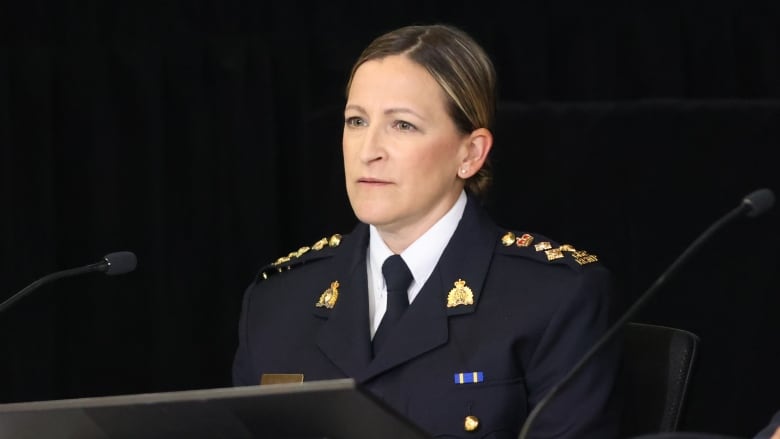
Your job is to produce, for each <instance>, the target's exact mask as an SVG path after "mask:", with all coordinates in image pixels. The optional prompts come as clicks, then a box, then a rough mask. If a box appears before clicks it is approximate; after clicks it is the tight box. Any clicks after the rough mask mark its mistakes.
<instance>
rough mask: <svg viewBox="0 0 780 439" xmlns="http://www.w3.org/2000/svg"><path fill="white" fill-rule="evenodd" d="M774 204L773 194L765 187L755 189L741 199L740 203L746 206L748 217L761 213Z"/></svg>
mask: <svg viewBox="0 0 780 439" xmlns="http://www.w3.org/2000/svg"><path fill="white" fill-rule="evenodd" d="M774 204H775V194H774V193H773V192H772V190H771V189H767V188H763V189H758V190H755V191H753V192H751V193H750V194H748V195H747V196H745V198H743V199H742V205H743V206H747V209H748V210H747V216H749V217H750V218H755V217H757V216H759V215H761V214H762V213H764V212H766V211H767V210H769V209H771V208H772V206H774Z"/></svg>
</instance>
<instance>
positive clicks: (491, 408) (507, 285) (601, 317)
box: [233, 197, 619, 439]
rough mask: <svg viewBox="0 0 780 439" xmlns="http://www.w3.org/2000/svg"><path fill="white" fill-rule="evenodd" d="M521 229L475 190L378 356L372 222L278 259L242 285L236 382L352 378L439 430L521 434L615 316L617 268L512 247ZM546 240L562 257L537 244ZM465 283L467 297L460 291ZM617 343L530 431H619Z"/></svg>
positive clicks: (569, 434) (604, 438) (595, 434)
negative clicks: (485, 205)
mask: <svg viewBox="0 0 780 439" xmlns="http://www.w3.org/2000/svg"><path fill="white" fill-rule="evenodd" d="M523 235H524V233H520V232H512V233H508V231H507V230H505V229H501V228H499V227H498V226H496V225H495V224H494V223H493V221H492V220H491V219H489V218H488V216H487V215H486V214H485V212H484V210H483V209H482V208H481V206H479V205H478V202H476V200H475V199H474V198H473V197H470V198H469V200H468V204H467V206H466V210H465V212H464V214H463V217H462V219H461V221H460V223H459V225H458V227H457V229H456V231H455V233H454V235H453V237H452V239H451V240H450V242H449V244H448V245H447V247H446V248H445V250H444V253H443V254H442V256H441V259H440V260H439V263H438V265H437V266H436V268H435V269H434V271H433V273H432V274H431V277H430V278H429V279H428V281H427V282H426V283H425V285H424V286H423V288H422V290H421V291H420V293H419V295H418V296H417V297H416V299H415V300H414V302H412V304H411V305H410V306H409V308H408V310H407V311H406V312H405V314H404V315H403V317H402V319H401V321H399V323H398V324H397V326H396V328H395V330H394V332H393V334H392V335H391V337H390V338H389V339H388V340H387V341H386V342H385V345H384V347H383V348H382V351H381V352H379V354H378V355H377V356H376V357H375V358H372V355H371V340H370V335H369V320H368V292H367V274H366V250H367V246H368V226H367V225H366V224H358V225H357V227H356V228H355V229H354V230H353V231H352V232H351V233H350V234H348V235H345V236H344V237H343V238H341V240H340V243H338V244H337V242H335V241H336V240H331V243H332V244H333V246H325V247H324V248H322V249H320V250H315V249H311V250H308V247H307V248H302V249H301V250H300V251H298V252H293V253H291V254H290V255H289V256H288V257H284V258H281V259H280V260H279V261H277V262H276V263H274V264H273V265H271V266H269V267H266V269H264V270H263V274H261V275H260V276H258V280H257V281H256V282H253V283H252V284H251V285H250V286H249V287H248V289H247V291H246V293H245V297H244V302H243V308H242V312H241V318H240V322H239V346H238V349H237V351H236V355H235V360H234V365H233V381H234V385H237V386H241V385H257V384H259V382H260V379H261V376H262V375H263V374H287V373H302V374H303V375H304V379H305V380H306V381H314V380H325V379H334V378H346V377H350V378H354V379H355V380H356V381H357V382H358V383H359V384H360V385H362V386H363V387H365V388H366V389H368V390H369V391H371V392H372V393H374V394H375V395H377V396H378V397H379V398H381V399H383V400H384V401H386V402H387V403H389V404H390V405H391V406H392V407H394V408H395V409H396V410H397V411H399V412H400V413H401V414H403V415H404V416H406V417H407V418H409V419H410V420H411V421H412V422H414V423H416V424H417V425H419V426H420V427H422V428H423V429H424V430H426V431H427V432H429V433H430V434H431V435H432V436H435V437H458V438H516V437H517V434H518V432H519V430H520V427H521V426H522V424H523V422H524V420H525V419H526V417H527V415H528V413H529V412H530V410H532V409H533V406H534V405H535V404H536V403H537V402H538V401H539V400H540V399H541V398H542V397H543V396H544V395H545V393H546V392H547V391H548V390H549V389H550V388H551V386H553V385H555V384H556V383H557V382H558V381H559V380H560V379H561V378H562V377H563V376H564V375H565V374H566V372H568V371H569V369H570V368H571V367H572V366H573V365H574V364H575V363H576V362H577V360H579V359H580V358H581V356H582V355H583V354H584V353H585V352H586V351H587V350H588V349H589V348H590V347H591V346H592V345H593V344H594V343H595V342H596V340H597V339H598V338H599V337H600V336H601V335H602V334H603V333H604V332H605V331H606V329H607V328H608V327H609V325H610V323H612V321H613V319H612V317H613V316H612V313H613V310H612V309H611V308H612V307H613V305H612V302H611V301H612V297H611V294H612V290H613V283H612V277H611V275H610V273H609V271H608V270H607V269H606V268H605V267H604V266H603V265H601V263H599V262H592V263H583V264H582V265H581V264H580V263H578V262H577V260H578V259H577V257H579V258H583V257H584V258H585V259H579V260H580V261H588V260H592V259H593V258H591V259H587V257H588V255H587V254H586V252H582V251H580V252H578V253H575V251H574V248H573V247H568V246H564V247H561V246H559V245H558V244H557V243H555V242H552V241H549V240H547V239H546V238H544V237H542V236H540V235H526V236H525V239H524V240H522V241H521V244H527V243H528V239H527V238H528V236H533V242H532V243H531V244H530V245H528V246H525V247H524V246H522V245H517V240H516V239H514V238H515V237H518V238H519V237H522V236H523ZM502 238H503V239H502ZM325 241H326V240H321V241H320V242H319V243H318V245H314V246H313V247H314V248H320V247H321V246H322V244H323V243H324V242H325ZM544 242H549V243H550V247H551V249H552V251H553V253H552V254H553V255H555V252H556V251H557V252H558V255H559V256H560V255H562V257H557V258H555V257H556V256H553V257H554V259H552V260H550V259H549V258H548V256H547V252H546V251H544V250H543V249H541V250H539V251H537V249H536V248H535V245H536V244H540V243H544ZM542 245H544V244H542ZM561 249H564V251H561ZM307 250H308V251H307ZM583 255H584V256H583ZM265 277H267V279H263V278H265ZM459 280H462V281H464V284H461V285H463V286H465V287H467V288H468V289H470V291H471V296H470V298H471V300H468V295H465V296H464V295H463V294H457V292H456V291H455V290H457V288H456V285H455V283H456V282H458V281H459ZM336 282H337V283H336ZM463 291H464V288H461V289H460V290H459V292H460V293H463ZM451 292H455V293H456V294H454V295H451V294H450V293H451ZM464 297H466V298H464ZM448 302H450V305H451V306H449V307H448ZM470 302H471V303H470ZM317 304H319V305H320V306H317ZM618 351H619V343H612V344H611V345H610V346H609V347H608V348H607V349H605V350H604V351H603V355H598V356H596V357H594V358H593V360H592V361H591V362H589V363H587V364H588V365H587V367H585V368H584V369H583V370H581V372H580V373H579V374H578V375H577V376H576V377H575V379H573V380H572V381H571V382H570V383H569V385H568V386H565V387H564V388H563V389H562V390H561V391H560V393H558V395H557V396H556V397H555V398H554V399H553V400H552V401H551V402H550V404H548V405H547V406H546V407H545V408H544V410H542V411H541V412H540V413H539V417H537V418H536V421H535V422H534V424H533V425H534V428H533V429H532V431H531V434H530V435H529V436H528V437H529V438H530V437H533V438H578V439H582V438H597V439H609V438H614V437H617V427H618V424H619V419H618V413H617V411H616V404H615V403H616V401H615V400H614V399H613V398H612V396H613V393H614V392H613V388H614V385H615V381H616V376H617V368H618V366H619V364H618V362H619V359H618V357H619V352H618ZM475 372H476V373H475ZM460 373H464V375H463V376H464V377H465V379H464V380H463V383H460V379H458V377H459V376H460V375H458V374H460ZM467 416H470V417H471V418H470V419H471V421H472V422H471V426H470V429H471V431H467V429H466V428H465V427H464V425H465V419H466V417H467ZM474 421H476V424H477V425H476V428H474V424H475V423H474Z"/></svg>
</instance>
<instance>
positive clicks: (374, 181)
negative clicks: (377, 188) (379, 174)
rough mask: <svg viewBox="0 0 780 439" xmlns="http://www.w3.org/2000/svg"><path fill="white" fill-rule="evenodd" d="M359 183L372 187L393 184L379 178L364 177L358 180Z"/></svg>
mask: <svg viewBox="0 0 780 439" xmlns="http://www.w3.org/2000/svg"><path fill="white" fill-rule="evenodd" d="M358 183H363V184H371V185H383V184H390V183H391V182H389V181H387V180H381V179H378V178H368V177H363V178H358Z"/></svg>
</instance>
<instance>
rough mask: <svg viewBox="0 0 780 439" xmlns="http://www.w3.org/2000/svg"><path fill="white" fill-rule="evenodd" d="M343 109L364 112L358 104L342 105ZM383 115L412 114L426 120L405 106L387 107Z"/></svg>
mask: <svg viewBox="0 0 780 439" xmlns="http://www.w3.org/2000/svg"><path fill="white" fill-rule="evenodd" d="M344 110H345V111H347V110H355V111H358V112H361V113H366V110H365V108H363V107H361V106H360V105H355V104H350V105H347V106H346V107H344ZM382 113H384V114H385V115H391V114H411V115H413V116H416V117H419V118H420V119H422V120H426V118H425V117H424V116H423V115H421V114H420V113H418V112H416V111H414V110H412V109H411V108H406V107H397V108H395V107H394V108H388V109H387V110H385V111H383V112H382Z"/></svg>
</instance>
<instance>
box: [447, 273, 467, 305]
mask: <svg viewBox="0 0 780 439" xmlns="http://www.w3.org/2000/svg"><path fill="white" fill-rule="evenodd" d="M473 304H474V293H472V292H471V288H469V287H467V286H466V281H465V280H463V279H458V280H457V281H455V288H453V289H451V290H450V294H448V295H447V308H453V307H456V306H458V305H473Z"/></svg>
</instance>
